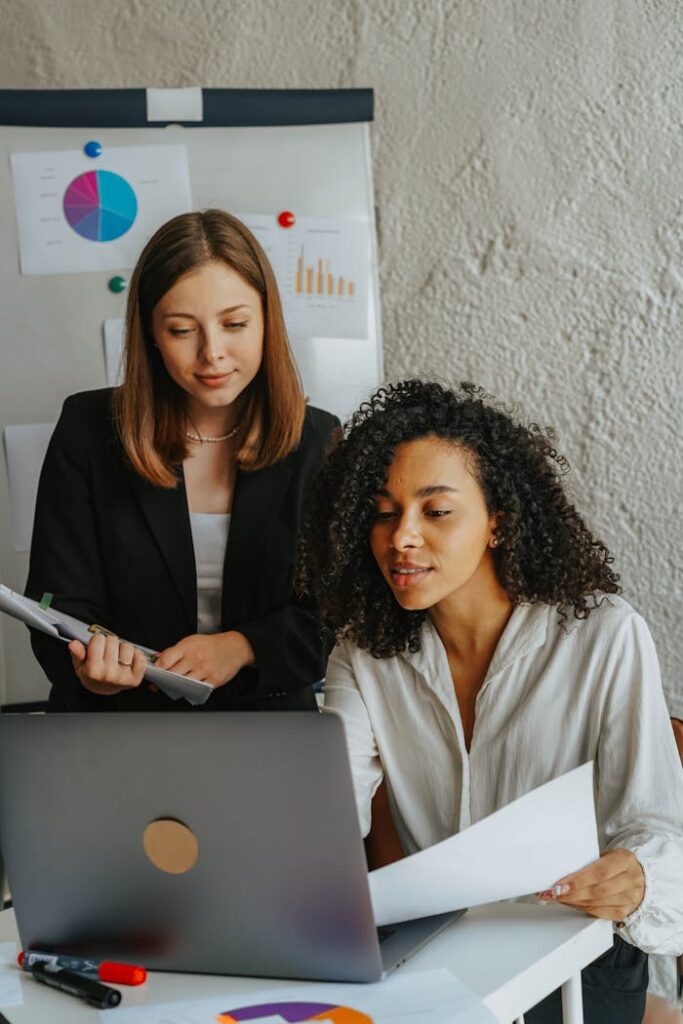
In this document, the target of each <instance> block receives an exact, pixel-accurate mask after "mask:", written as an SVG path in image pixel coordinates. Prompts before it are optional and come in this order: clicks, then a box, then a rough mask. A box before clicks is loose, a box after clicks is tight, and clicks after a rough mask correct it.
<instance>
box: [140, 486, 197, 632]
mask: <svg viewBox="0 0 683 1024" xmlns="http://www.w3.org/2000/svg"><path fill="white" fill-rule="evenodd" d="M131 479H132V485H133V489H134V491H135V494H136V496H137V499H138V501H139V503H140V506H141V507H142V511H143V514H144V516H145V519H146V520H147V523H148V525H149V528H150V530H151V531H152V535H153V536H154V540H155V541H156V543H157V545H158V547H159V550H160V551H161V555H162V557H163V559H164V562H165V563H166V567H167V569H168V572H169V575H170V577H171V579H172V580H173V584H174V586H175V588H176V590H177V592H178V596H179V597H180V600H181V602H182V605H183V608H184V609H185V612H186V613H187V616H188V620H189V626H190V628H189V630H188V633H195V632H196V630H197V570H196V568H195V561H194V545H193V543H192V531H191V530H190V516H189V512H188V509H187V495H186V493H185V478H184V477H183V474H182V471H181V472H180V474H179V479H178V486H177V487H176V488H166V487H154V486H153V485H152V484H150V483H148V482H147V481H146V480H144V479H143V478H142V477H141V476H139V475H138V474H137V473H132V474H131ZM159 599H160V600H163V595H161V594H160V595H159Z"/></svg>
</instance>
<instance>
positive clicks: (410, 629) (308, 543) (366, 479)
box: [297, 380, 621, 658]
mask: <svg viewBox="0 0 683 1024" xmlns="http://www.w3.org/2000/svg"><path fill="white" fill-rule="evenodd" d="M427 435H435V436H436V437H439V438H442V439H444V440H446V441H450V442H453V443H454V444H456V445H458V446H460V447H462V448H463V449H466V450H467V451H468V452H469V453H471V455H472V456H473V467H474V472H475V473H476V477H477V482H478V484H479V486H480V487H481V490H482V493H483V495H484V499H485V502H486V507H487V510H488V512H489V514H490V515H491V514H494V513H499V514H500V515H499V520H498V526H497V528H496V537H497V539H498V546H497V547H496V548H495V549H494V550H493V551H492V555H493V559H494V567H495V571H496V575H497V577H498V580H499V582H500V584H501V586H502V587H503V589H504V590H505V591H506V593H507V595H508V597H509V598H510V600H511V601H512V602H513V603H514V604H518V603H521V602H530V603H536V602H544V603H547V604H551V605H555V606H557V608H558V613H559V615H560V619H561V621H566V619H567V611H565V609H571V608H572V607H573V610H574V615H575V616H576V618H578V619H583V618H586V617H587V616H588V615H589V613H590V611H591V609H592V608H594V607H596V606H597V605H598V604H599V603H601V601H602V600H603V599H604V595H605V594H616V593H619V592H620V590H621V588H620V587H619V576H618V575H617V574H616V573H615V572H613V571H612V569H611V568H610V565H611V564H612V561H613V559H612V557H611V555H610V553H609V551H608V550H607V548H606V547H605V545H604V544H603V543H602V542H601V541H599V540H597V539H596V538H595V537H594V536H593V535H592V533H591V532H590V530H589V529H588V527H587V526H586V524H585V523H584V521H583V519H582V518H581V516H580V515H579V513H578V512H577V511H576V509H575V508H574V506H573V505H572V504H571V502H570V501H569V499H568V497H567V495H566V494H565V491H564V487H563V484H562V479H561V478H562V477H563V476H564V475H565V474H566V473H567V472H568V471H569V465H568V463H567V460H566V459H565V458H564V457H563V456H562V455H560V454H558V452H557V450H556V448H555V447H554V440H555V435H554V432H553V431H552V429H551V428H545V429H542V428H541V427H539V426H538V425H537V424H535V423H529V424H524V423H521V422H519V421H518V420H517V419H516V418H515V417H514V416H513V415H512V414H510V413H509V412H508V411H507V410H505V409H504V408H503V407H501V406H498V405H496V404H495V403H494V402H493V401H492V400H491V398H490V396H489V395H487V394H486V393H485V392H484V391H483V390H482V389H481V388H479V387H477V386H475V385H474V384H469V383H462V384H461V385H460V388H459V389H457V390H456V389H450V388H447V387H444V386H442V385H441V384H437V383H427V382H423V381H421V380H405V381H401V382H400V383H398V384H391V385H388V386H387V387H382V388H380V389H379V390H378V391H376V392H375V393H374V394H373V395H372V397H371V398H370V399H369V401H367V402H365V403H363V405H361V407H360V409H358V411H357V412H355V413H354V414H353V416H352V417H351V419H350V420H349V421H348V422H347V423H346V424H345V426H344V428H343V430H342V432H341V434H340V438H339V440H338V443H337V445H336V447H335V448H334V449H333V450H332V451H331V453H330V454H329V456H328V458H327V461H326V463H325V465H324V466H323V468H322V470H321V471H320V474H319V476H318V479H317V481H316V484H315V487H314V490H313V492H312V495H311V499H310V501H309V504H308V507H307V510H306V513H305V516H304V525H303V529H302V533H301V538H302V539H301V542H300V558H299V568H298V573H297V585H298V589H299V590H301V591H302V592H303V593H305V594H308V595H309V596H310V597H312V598H313V599H314V600H315V601H316V602H317V604H318V607H319V609H320V614H321V616H322V619H323V622H324V623H325V625H326V626H328V627H329V628H330V629H332V630H333V632H334V634H335V636H336V638H337V639H340V638H342V637H344V636H347V637H349V638H351V639H352V640H353V641H354V642H355V643H356V644H358V646H359V647H361V648H363V649H364V650H367V651H369V652H370V653H371V654H372V655H374V657H376V658H386V657H390V656H392V655H394V654H398V653H400V652H401V651H404V650H406V649H408V650H410V651H417V650H419V648H420V630H421V626H422V623H423V621H424V619H425V616H426V614H427V613H426V611H409V610H406V609H404V608H402V607H401V606H400V605H399V603H398V602H397V601H396V600H395V599H394V596H393V594H392V593H391V591H390V589H389V587H388V586H387V583H386V581H385V580H384V578H383V576H382V574H381V572H380V570H379V568H378V566H377V564H376V562H375V559H374V557H373V555H372V552H371V550H370V543H369V532H370V527H371V524H372V517H373V512H374V499H375V497H376V495H377V493H378V492H379V491H380V490H381V489H382V487H383V486H384V484H385V482H386V479H387V475H388V471H389V467H390V465H391V463H392V461H393V457H394V451H395V449H396V448H397V446H398V445H400V444H403V443H404V442H406V441H413V440H416V439H418V438H422V437H425V436H427Z"/></svg>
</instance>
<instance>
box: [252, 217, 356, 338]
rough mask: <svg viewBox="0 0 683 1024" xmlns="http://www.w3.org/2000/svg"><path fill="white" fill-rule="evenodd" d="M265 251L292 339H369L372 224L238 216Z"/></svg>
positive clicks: (314, 218)
mask: <svg viewBox="0 0 683 1024" xmlns="http://www.w3.org/2000/svg"><path fill="white" fill-rule="evenodd" d="M238 216H239V217H240V218H241V219H242V220H243V221H244V222H245V224H247V226H248V227H249V228H251V230H252V231H253V232H254V234H255V235H256V237H257V238H258V240H259V242H260V243H261V245H262V246H263V248H264V249H265V250H266V253H267V255H268V258H269V259H270V262H271V263H272V265H273V269H274V271H275V276H276V277H277V281H278V285H279V287H280V293H281V295H282V300H283V305H284V309H285V318H286V321H287V328H288V330H289V332H290V334H291V335H292V336H293V337H303V338H367V336H368V287H369V280H370V228H369V224H368V222H367V220H361V219H352V218H348V217H345V218H341V217H297V220H296V223H295V225H294V226H293V227H291V228H281V227H280V225H279V224H278V223H277V219H276V218H275V217H274V216H271V215H260V214H248V213H247V214H239V215H238Z"/></svg>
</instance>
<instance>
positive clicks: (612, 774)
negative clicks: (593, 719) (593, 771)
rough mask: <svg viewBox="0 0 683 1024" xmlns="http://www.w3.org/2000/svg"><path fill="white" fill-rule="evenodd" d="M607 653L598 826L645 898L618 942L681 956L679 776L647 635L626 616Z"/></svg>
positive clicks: (682, 808) (682, 799) (682, 796)
mask: <svg viewBox="0 0 683 1024" xmlns="http://www.w3.org/2000/svg"><path fill="white" fill-rule="evenodd" d="M620 634H621V635H620V636H619V637H618V638H617V640H616V642H615V643H614V644H612V645H611V646H610V654H609V658H608V661H607V665H606V671H607V672H608V673H609V686H608V689H607V702H606V707H605V718H604V727H603V730H602V734H601V739H600V746H599V754H598V771H599V776H598V821H599V822H600V823H601V832H602V834H603V839H604V841H605V843H604V845H605V847H606V848H607V849H616V848H617V847H622V848H625V849H628V850H631V852H632V853H634V854H635V856H636V857H637V859H638V861H639V863H640V865H641V867H642V869H643V873H644V875H645V896H644V898H643V900H642V902H641V904H640V906H639V907H638V908H637V909H636V910H635V911H634V912H633V913H632V914H630V915H629V916H628V917H627V918H626V920H625V926H624V928H622V929H621V930H620V932H619V934H620V935H621V936H622V937H623V938H624V939H626V940H627V941H629V942H631V943H632V944H633V945H634V946H638V947H639V948H640V949H642V950H644V951H645V952H646V953H647V952H656V953H673V954H679V953H681V952H683V769H682V768H681V762H680V758H679V756H678V751H677V749H676V744H675V742H674V737H673V731H672V729H671V723H670V721H669V715H668V711H667V708H666V704H665V701H664V695H663V692H662V686H661V680H660V672H659V664H658V661H657V655H656V652H655V648H654V644H653V641H652V637H651V635H650V631H649V630H648V628H647V625H646V624H645V622H644V621H643V619H642V618H641V617H640V616H639V615H637V614H635V613H634V614H633V615H632V616H629V617H628V618H627V619H626V620H625V621H624V622H623V623H622V624H621V628H620Z"/></svg>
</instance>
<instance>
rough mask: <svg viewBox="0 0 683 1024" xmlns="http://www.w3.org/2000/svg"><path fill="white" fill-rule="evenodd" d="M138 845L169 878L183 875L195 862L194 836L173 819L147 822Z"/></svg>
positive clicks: (195, 839)
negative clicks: (140, 843)
mask: <svg viewBox="0 0 683 1024" xmlns="http://www.w3.org/2000/svg"><path fill="white" fill-rule="evenodd" d="M142 845H143V847H144V849H145V853H146V854H147V859H148V860H149V861H150V863H152V864H153V865H154V867H155V868H158V869H159V871H165V872H166V873H167V874H169V875H184V874H185V872H186V871H190V870H191V869H192V868H193V867H194V866H195V864H196V863H197V861H198V859H199V843H198V841H197V837H196V835H195V834H194V832H193V831H192V829H191V828H189V827H188V826H187V825H184V824H183V822H182V821H178V820H177V819H176V818H157V819H156V821H150V823H149V825H148V826H147V828H146V829H145V831H144V832H143V833H142Z"/></svg>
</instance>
